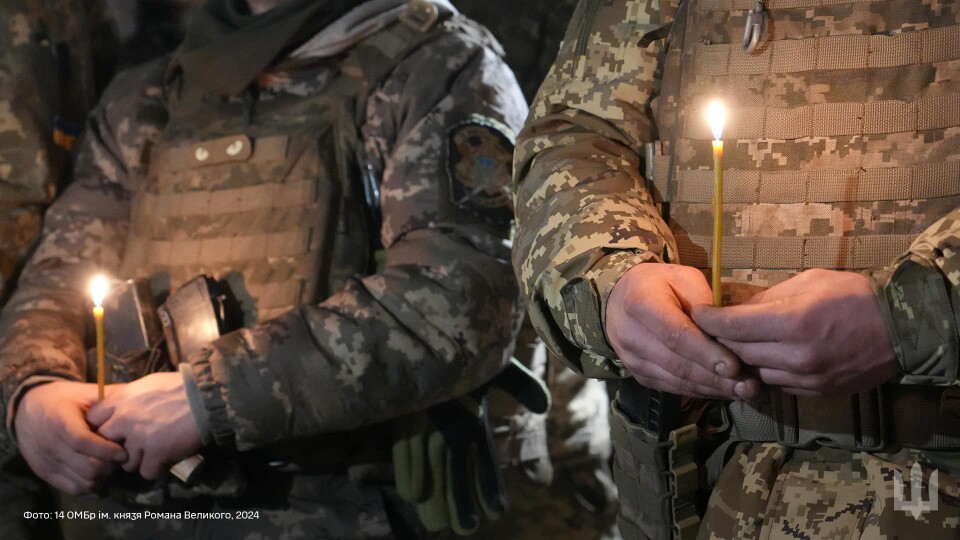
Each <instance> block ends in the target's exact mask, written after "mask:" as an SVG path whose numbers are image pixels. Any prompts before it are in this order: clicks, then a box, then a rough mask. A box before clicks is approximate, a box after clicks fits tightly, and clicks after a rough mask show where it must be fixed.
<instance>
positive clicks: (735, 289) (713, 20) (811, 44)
mask: <svg viewBox="0 0 960 540" xmlns="http://www.w3.org/2000/svg"><path fill="white" fill-rule="evenodd" d="M754 4H755V2H754V0H732V1H731V0H701V1H697V0H692V1H690V2H685V3H684V4H683V6H682V7H685V9H681V11H680V12H679V13H678V16H677V20H676V21H675V22H674V25H673V30H672V31H671V34H670V36H669V38H668V44H667V50H666V53H665V55H664V57H663V82H662V85H661V92H660V95H658V96H657V97H656V99H655V101H654V103H652V104H651V105H652V109H653V111H654V115H655V119H656V124H657V128H658V130H659V134H660V137H661V141H660V142H658V143H657V144H655V145H654V144H651V145H649V147H648V148H647V153H646V156H647V161H648V162H647V167H646V170H647V175H648V178H647V180H648V182H649V186H650V188H651V191H652V192H653V198H654V200H655V201H656V202H658V203H661V202H663V203H668V206H666V207H665V208H667V209H668V214H667V216H668V217H669V225H670V228H671V230H672V231H673V233H674V236H675V238H676V241H677V245H678V250H679V253H678V254H677V256H676V258H675V259H674V260H673V262H679V263H681V264H687V265H692V266H696V267H699V268H701V269H706V268H707V267H708V266H709V261H710V255H711V248H712V234H711V231H712V221H711V220H710V217H711V214H712V212H711V211H710V208H709V205H710V202H711V200H712V198H713V171H712V166H713V163H712V155H711V154H712V153H711V144H710V142H709V141H710V140H711V139H712V138H713V137H712V135H711V133H710V132H709V128H708V125H707V122H706V121H705V120H704V118H703V115H702V111H703V108H704V107H705V106H706V104H707V102H708V101H709V100H710V99H712V98H714V97H720V98H722V99H723V100H724V101H726V104H727V107H728V109H729V116H728V118H729V121H728V124H727V126H725V129H724V133H723V138H724V183H725V185H724V219H723V222H724V227H725V228H724V241H723V245H724V253H723V258H722V259H723V272H722V274H723V285H724V296H725V301H727V302H729V301H734V302H736V301H743V300H746V299H749V298H750V296H752V295H753V294H755V293H756V292H758V291H760V290H762V289H763V288H766V287H769V286H771V285H773V284H775V283H776V282H778V281H780V280H782V279H785V278H787V277H789V276H790V275H792V274H794V273H796V272H797V271H802V270H805V269H810V268H830V269H838V270H863V269H869V268H877V267H883V266H886V265H888V264H890V263H891V262H892V261H893V260H895V259H897V258H898V257H899V256H901V255H902V254H903V253H904V252H905V251H906V250H907V249H908V248H909V246H910V244H911V242H912V240H913V239H914V238H915V237H916V235H917V234H918V233H919V232H920V231H922V230H923V229H925V228H926V227H927V226H929V225H930V224H932V222H933V221H935V219H936V218H937V217H939V215H942V213H943V210H944V208H950V209H952V207H955V206H956V205H957V204H960V181H958V179H960V160H957V157H956V156H957V155H960V136H958V135H957V129H956V128H957V127H958V126H960V88H958V85H956V84H954V83H952V82H951V81H952V80H953V77H952V76H951V74H952V73H953V72H954V71H955V68H954V67H952V64H951V62H950V61H952V60H957V59H960V25H956V24H953V23H952V21H946V20H941V19H942V18H941V19H936V20H933V19H930V16H928V14H927V12H926V11H925V10H921V9H920V8H917V9H916V10H907V11H904V12H903V13H902V14H900V17H899V18H896V17H895V18H893V19H891V21H893V20H895V21H896V22H891V23H890V26H884V25H883V24H880V23H878V22H877V19H876V17H872V16H871V15H870V14H871V13H872V11H870V10H869V9H868V8H867V7H866V6H864V5H860V4H865V2H860V1H858V0H849V1H831V2H827V3H824V2H820V1H814V0H780V1H778V0H771V1H769V2H766V3H765V6H766V7H767V9H768V10H769V14H770V20H771V24H770V25H769V26H768V29H767V36H766V37H765V40H766V41H764V42H763V43H762V44H761V46H760V47H759V48H758V49H757V50H756V51H755V52H754V53H746V52H744V50H743V48H742V45H741V40H740V35H739V31H740V30H741V29H742V24H741V21H742V20H743V19H742V17H743V15H744V14H745V13H746V12H747V11H749V10H750V9H752V8H753V7H754ZM851 6H856V7H855V8H853V7H851ZM809 8H816V14H815V15H816V18H817V19H818V20H819V19H823V20H824V21H830V20H831V18H833V17H835V18H836V19H838V21H837V22H836V24H830V23H829V22H827V23H826V24H825V25H818V24H812V23H807V22H804V20H803V19H800V18H799V17H803V14H804V10H805V9H809ZM883 9H894V8H893V7H889V6H885V7H883ZM731 10H736V11H731ZM881 11H883V10H881ZM809 16H810V15H808V17H809ZM911 17H915V18H916V20H914V19H913V18H911ZM778 20H779V21H780V22H781V23H782V24H781V27H780V28H778V27H777V26H776V25H777V23H778ZM915 28H920V29H919V30H915Z"/></svg>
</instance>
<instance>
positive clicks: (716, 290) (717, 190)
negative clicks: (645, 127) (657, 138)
mask: <svg viewBox="0 0 960 540" xmlns="http://www.w3.org/2000/svg"><path fill="white" fill-rule="evenodd" d="M726 120H727V109H726V108H725V107H724V106H723V104H722V103H720V102H719V101H717V100H713V101H711V102H710V104H709V105H707V123H708V124H710V131H712V132H713V179H714V184H713V254H712V257H711V263H710V264H711V277H712V279H711V285H712V287H713V305H715V306H719V305H720V270H721V267H722V264H721V257H720V255H721V253H722V252H723V141H722V140H721V139H720V138H721V137H722V136H723V124H724V122H726Z"/></svg>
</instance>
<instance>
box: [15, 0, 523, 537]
mask: <svg viewBox="0 0 960 540" xmlns="http://www.w3.org/2000/svg"><path fill="white" fill-rule="evenodd" d="M414 4H416V6H417V11H416V13H419V14H420V15H422V14H423V13H424V11H426V12H427V13H429V12H430V11H431V10H433V12H434V13H435V14H439V20H437V21H436V22H431V21H430V20H429V19H428V20H426V21H424V20H423V19H417V18H407V17H404V16H401V13H402V14H404V15H406V14H407V12H408V11H410V10H409V9H408V10H407V11H405V10H404V2H402V1H390V0H387V1H383V0H378V1H377V2H371V3H370V4H369V5H366V4H364V5H361V6H360V7H358V8H357V10H360V9H361V8H363V9H367V8H369V7H370V6H374V7H379V8H380V10H381V11H380V12H378V13H377V14H376V15H375V17H376V21H375V22H376V23H377V24H360V23H359V22H358V24H356V25H345V26H346V27H347V28H350V29H351V30H355V32H354V33H349V34H346V35H333V36H329V35H326V34H324V33H323V32H321V33H320V34H318V35H317V36H316V38H315V39H316V40H318V41H317V42H314V40H310V41H308V42H307V43H306V44H304V46H303V47H301V48H300V49H298V50H297V51H295V52H294V53H292V54H293V55H294V57H291V58H289V59H287V60H284V61H281V62H280V63H278V64H276V65H275V67H273V68H271V69H269V70H267V71H266V72H264V73H262V74H261V75H260V77H259V78H258V80H257V87H258V88H257V90H258V91H257V92H256V96H255V97H249V96H248V97H238V98H229V99H223V100H214V101H212V102H208V103H205V104H204V106H203V107H199V108H194V109H192V110H191V109H190V108H189V107H190V106H191V104H189V103H181V102H179V101H178V100H177V98H176V96H177V93H176V91H175V87H171V86H169V81H170V80H169V79H168V80H167V81H166V82H165V79H164V74H165V72H166V67H167V61H166V60H165V59H164V60H160V61H154V62H151V63H149V64H146V65H144V66H141V67H138V68H136V69H134V70H130V71H127V72H125V73H123V74H121V75H120V76H118V77H117V78H116V79H115V80H114V82H113V83H112V84H111V86H110V87H109V88H108V89H107V91H106V92H105V93H104V96H103V98H102V100H101V104H100V105H99V106H98V107H97V108H96V109H95V110H94V112H93V114H92V115H91V117H90V119H89V123H88V126H87V131H86V137H85V140H84V142H83V146H82V148H81V150H80V153H79V156H78V160H77V165H76V170H75V178H76V179H75V181H74V183H73V184H72V185H71V186H70V188H69V189H68V190H67V191H66V192H65V193H64V195H63V196H62V197H61V198H60V199H59V200H58V201H57V203H56V204H55V205H54V206H53V207H52V208H51V210H50V212H49V213H48V216H47V221H46V223H45V232H44V235H43V239H42V241H41V243H40V246H39V247H38V249H37V251H36V253H35V254H34V256H33V257H32V258H31V260H30V262H29V264H28V267H27V271H26V272H24V274H23V277H22V278H21V280H20V283H19V287H18V289H17V292H16V293H15V295H14V296H13V298H12V299H11V301H10V303H9V304H8V305H7V307H6V310H5V312H4V313H3V318H2V323H0V328H2V339H0V384H2V388H0V389H2V392H0V397H2V402H3V406H4V410H5V411H6V412H7V422H6V424H5V429H3V430H2V433H0V447H2V448H3V449H4V450H5V451H10V450H13V449H14V440H13V438H12V437H11V435H12V433H11V431H10V427H11V421H12V418H13V413H14V407H15V406H16V402H17V399H18V398H19V397H20V396H21V395H22V394H23V393H24V392H25V391H26V390H27V389H29V388H30V387H31V386H33V385H36V384H40V383H42V382H44V381H49V380H58V379H68V380H83V379H84V373H85V372H86V366H85V360H84V357H85V355H84V349H85V345H86V342H85V339H84V337H85V324H88V323H87V321H86V313H87V310H88V305H87V302H86V299H85V294H84V291H85V288H86V284H87V281H88V279H89V278H90V276H91V274H92V273H94V272H96V271H98V270H106V271H111V272H115V271H116V269H119V268H127V269H128V270H129V274H128V276H126V277H129V275H147V276H149V277H153V278H159V279H155V282H157V283H159V284H163V285H164V286H166V287H175V286H177V285H178V284H179V283H182V282H183V280H185V279H188V278H189V277H190V275H191V274H195V273H200V272H206V273H210V274H214V275H215V276H216V277H222V278H225V279H227V280H228V281H230V282H231V285H238V286H239V287H237V288H235V292H237V293H238V294H239V293H242V292H245V293H246V296H245V297H244V298H242V300H246V301H247V303H246V304H245V306H244V307H245V308H246V315H247V317H248V318H249V319H250V320H251V321H257V320H259V322H256V323H254V324H252V325H251V326H250V327H249V328H246V329H244V330H242V331H240V332H235V333H231V334H228V335H226V336H224V337H222V338H221V339H219V340H217V341H215V342H213V343H212V345H211V347H209V348H208V349H206V350H204V351H203V352H202V353H201V354H197V355H194V356H192V357H191V358H190V359H189V362H188V363H185V364H182V365H181V371H182V372H183V373H184V379H185V383H186V386H187V393H188V397H189V398H190V402H191V408H192V410H193V413H194V416H195V418H196V419H197V421H198V426H200V427H201V434H202V437H203V439H204V442H205V443H209V444H213V445H215V446H216V449H218V451H219V452H223V453H226V454H229V453H230V450H236V451H239V452H240V458H241V459H240V461H239V465H238V466H239V467H241V468H243V470H245V471H246V472H247V473H248V474H242V475H240V479H241V481H240V482H239V483H238V484H237V485H238V486H240V487H239V488H238V489H233V490H232V491H231V492H230V493H231V495H233V496H231V497H227V496H222V495H219V494H221V493H222V492H220V491H214V493H215V494H217V495H216V496H210V493H211V491H209V490H208V491H203V490H204V489H207V488H208V487H209V486H208V485H202V486H200V487H198V488H197V489H195V490H192V491H191V490H185V489H183V488H182V486H179V485H177V484H175V483H171V484H161V485H159V486H152V487H153V488H154V489H152V490H143V491H138V492H137V494H136V497H135V499H134V501H135V502H130V500H129V499H126V500H124V501H119V502H118V501H113V502H111V501H110V500H103V501H94V502H93V503H91V501H90V500H89V499H87V500H84V499H78V500H68V501H67V502H68V504H69V505H70V506H71V507H73V508H78V507H85V506H89V505H91V504H93V505H94V506H95V507H99V508H107V509H110V510H113V509H116V508H124V507H125V508H130V509H134V510H135V511H139V510H143V509H144V508H148V509H150V508H152V509H155V510H157V509H160V510H163V511H177V510H184V509H192V510H198V509H206V510H207V511H214V510H218V509H226V510H229V509H233V508H255V509H259V510H260V511H261V518H260V519H259V520H253V521H248V522H246V523H243V522H239V521H236V522H232V523H231V522H229V521H222V520H221V521H189V520H184V519H179V520H178V519H163V520H152V521H148V520H140V521H131V520H123V519H119V520H105V521H97V522H91V523H88V524H75V525H76V526H77V527H78V530H74V531H71V532H72V533H73V534H76V535H78V536H86V537H90V536H95V535H99V536H108V537H117V538H128V537H131V536H141V535H143V534H147V533H149V534H153V535H159V536H162V537H177V538H179V537H181V536H182V535H183V534H216V535H218V536H224V537H250V538H255V537H256V538H262V537H270V538H281V537H300V536H310V537H323V538H385V537H393V536H400V537H402V536H404V535H403V534H402V532H403V531H402V529H399V527H401V526H403V525H404V524H407V525H406V526H408V527H413V525H412V524H409V522H408V521H407V520H405V519H401V516H400V515H399V514H400V513H403V512H404V511H405V510H404V508H402V507H401V506H402V505H400V504H398V503H396V500H395V499H396V498H395V497H394V495H393V491H392V489H391V487H390V486H389V484H390V483H391V482H390V481H391V480H392V477H390V476H389V475H387V476H388V479H387V480H388V481H383V480H384V479H383V474H382V473H378V471H380V470H381V469H379V468H377V467H376V466H375V465H376V464H377V463H379V458H381V457H383V456H382V455H381V453H382V452H389V446H390V445H389V435H390V433H389V427H387V426H384V425H383V424H382V423H383V422H385V421H388V420H390V419H391V418H395V417H397V416H400V415H404V414H409V413H412V412H415V411H419V410H422V409H424V408H425V407H427V406H430V405H432V404H436V403H439V402H442V401H445V400H449V399H451V398H453V397H455V396H459V395H463V394H464V393H466V392H467V391H469V390H471V389H473V388H476V387H477V386H478V385H480V384H482V383H483V382H485V381H486V380H488V379H490V378H491V377H492V376H493V375H494V374H496V373H497V372H498V371H499V370H500V369H501V368H502V367H503V365H504V364H505V362H506V361H507V360H508V359H509V357H510V353H511V348H512V347H511V345H512V342H513V339H514V338H515V336H516V330H517V327H518V321H519V308H518V304H519V302H518V300H519V291H518V289H517V284H516V281H515V279H514V277H513V275H512V273H511V271H510V266H509V256H508V255H509V248H508V242H507V239H508V237H509V229H510V219H511V217H512V209H511V208H510V195H509V180H510V159H511V150H512V142H511V141H512V135H511V132H512V130H513V129H515V128H517V127H518V126H519V125H521V123H522V121H523V117H524V115H525V114H526V107H525V105H524V102H523V99H522V96H521V94H520V91H519V89H518V88H517V86H516V83H515V81H514V79H513V77H512V76H511V75H510V73H509V71H508V69H507V68H506V66H505V64H504V63H503V61H502V59H501V56H500V51H499V46H498V45H497V44H496V42H495V41H494V40H493V39H492V38H491V37H489V35H488V34H487V33H485V31H483V30H482V29H481V28H480V27H478V26H477V25H475V24H473V23H471V22H469V21H467V20H465V19H464V18H462V17H460V16H459V15H456V14H454V13H453V12H452V10H451V9H450V8H447V7H443V6H442V5H441V6H440V8H437V7H436V6H437V5H438V4H427V7H426V8H425V7H424V5H423V3H411V4H410V6H411V7H413V6H414ZM355 12H356V10H355ZM351 13H354V12H351ZM347 16H348V17H349V16H351V14H348V15H347ZM360 22H364V21H360ZM367 22H369V21H367ZM333 27H334V25H331V28H333ZM386 57H389V58H390V59H391V61H389V62H385V61H384V58H386ZM374 68H376V69H377V70H380V73H379V74H371V73H365V72H364V70H366V69H374ZM370 81H377V82H376V84H372V85H370V84H367V83H369V82H370ZM344 88H348V89H356V90H357V92H356V93H354V94H349V93H344V90H343V89H344ZM331 95H332V96H339V98H342V99H341V100H340V101H332V100H331V101H330V102H329V103H328V102H327V101H325V100H327V98H328V96H331ZM194 105H195V104H194ZM224 111H228V112H233V113H234V114H221V113H223V112H224ZM330 117H333V118H334V120H332V121H330V122H326V121H324V122H326V123H319V124H318V122H319V120H318V119H321V118H330ZM287 122H290V124H286V123H287ZM320 128H323V129H321V130H320V131H319V132H316V133H314V132H313V131H311V130H313V129H320ZM270 130H274V131H273V132H272V134H269V135H264V136H262V137H261V134H262V133H271V132H270ZM283 130H286V131H283ZM313 135H316V138H311V137H312V136H313ZM318 141H319V142H318ZM324 143H329V144H324ZM318 156H320V157H322V159H318ZM328 158H329V159H328ZM361 172H362V173H365V174H361ZM375 178H379V179H380V180H379V181H377V182H372V181H369V180H370V179H375ZM364 187H367V188H370V189H373V190H379V197H372V198H371V200H370V201H369V203H367V202H365V200H366V197H365V192H364ZM375 210H379V211H380V213H381V216H382V226H380V227H379V229H374V228H368V227H370V226H371V225H373V224H374V223H375V222H374V221H373V217H372V216H373V214H374V211H375ZM237 231H242V232H240V233H239V234H240V235H239V236H237ZM231 232H233V233H234V234H233V235H231ZM377 233H379V234H377ZM271 235H272V236H271ZM375 238H376V239H377V240H375ZM209 239H216V241H215V242H207V243H203V241H204V240H209ZM376 241H379V242H382V245H383V246H384V248H385V266H384V267H382V268H381V269H380V271H379V272H378V273H375V274H373V275H367V276H366V277H363V276H362V274H363V273H364V272H365V271H368V269H369V268H373V267H374V264H373V263H374V250H375V248H376ZM125 244H126V248H124V245H125ZM201 244H203V247H200V246H201ZM195 248H199V249H195ZM304 268H308V269H310V270H311V272H312V271H315V273H312V274H311V273H310V272H305V271H304ZM164 278H165V279H164ZM292 285H296V286H292ZM304 296H307V297H313V298H304ZM317 297H319V298H317ZM324 298H325V299H324ZM319 300H322V302H320V303H319V304H317V303H310V302H311V301H312V302H316V301H319ZM301 302H306V303H301ZM289 304H294V305H296V307H293V308H292V309H290V308H289V307H285V306H287V305H289ZM271 317H273V318H271ZM293 440H297V441H300V443H299V444H292V443H291V442H290V441H293ZM370 454H373V455H372V456H370ZM367 458H369V460H368V459H367ZM208 461H212V462H220V461H222V462H223V463H225V464H229V463H231V462H233V461H231V460H215V459H211V460H208ZM353 465H356V466H355V467H354V466H353ZM211 482H212V480H211ZM244 486H245V489H244ZM217 487H223V486H214V487H213V488H210V489H216V488H217ZM228 487H229V486H228ZM231 489H232V488H231ZM145 505H148V506H145ZM149 505H153V506H149ZM205 531H212V532H207V533H205ZM411 534H412V531H411Z"/></svg>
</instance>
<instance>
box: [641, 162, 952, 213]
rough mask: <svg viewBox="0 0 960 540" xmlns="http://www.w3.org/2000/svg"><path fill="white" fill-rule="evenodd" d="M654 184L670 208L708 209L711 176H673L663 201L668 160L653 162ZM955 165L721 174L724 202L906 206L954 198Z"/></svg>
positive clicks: (683, 172)
mask: <svg viewBox="0 0 960 540" xmlns="http://www.w3.org/2000/svg"><path fill="white" fill-rule="evenodd" d="M652 172H653V179H652V181H653V184H654V186H655V187H656V189H657V190H658V191H659V192H660V194H662V196H663V197H664V199H666V200H669V201H671V202H689V203H709V202H710V201H711V200H712V199H713V171H712V170H709V169H702V170H698V169H684V170H679V171H677V172H676V174H675V175H674V184H675V189H674V191H673V192H672V193H670V195H669V198H668V197H667V191H666V190H667V178H668V177H669V174H670V156H663V155H655V156H653V169H652ZM957 178H960V161H947V162H941V163H930V164H923V165H919V166H916V167H884V168H874V169H832V170H816V169H813V170H810V169H806V170H801V171H775V172H771V171H744V170H735V169H728V170H725V171H724V172H723V201H724V203H731V204H744V203H777V204H789V203H801V202H806V203H831V202H873V201H908V200H919V199H933V198H937V197H946V196H950V195H953V194H955V192H956V180H957Z"/></svg>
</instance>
